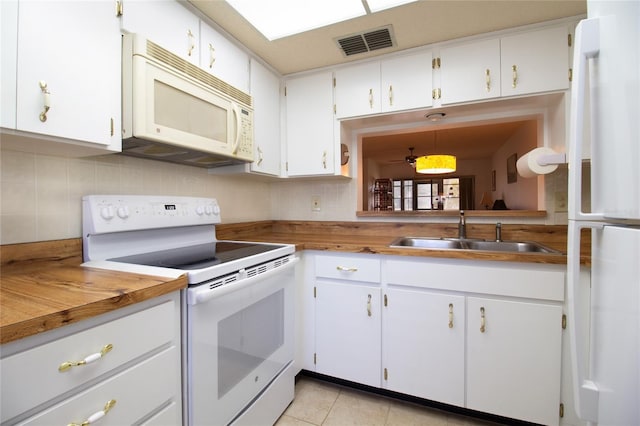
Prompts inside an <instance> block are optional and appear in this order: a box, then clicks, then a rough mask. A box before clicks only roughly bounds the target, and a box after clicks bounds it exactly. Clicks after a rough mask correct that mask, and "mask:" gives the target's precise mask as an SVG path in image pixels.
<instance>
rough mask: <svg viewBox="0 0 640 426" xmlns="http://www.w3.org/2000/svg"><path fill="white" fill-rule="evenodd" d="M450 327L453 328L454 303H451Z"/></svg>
mask: <svg viewBox="0 0 640 426" xmlns="http://www.w3.org/2000/svg"><path fill="white" fill-rule="evenodd" d="M449 328H453V303H449Z"/></svg>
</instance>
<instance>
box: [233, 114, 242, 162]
mask: <svg viewBox="0 0 640 426" xmlns="http://www.w3.org/2000/svg"><path fill="white" fill-rule="evenodd" d="M232 107H233V115H234V116H235V118H236V135H235V138H234V142H233V146H232V147H231V153H232V154H235V153H237V152H238V145H239V144H240V134H241V133H242V131H241V130H242V129H241V128H240V126H241V125H242V123H241V119H240V110H239V108H238V105H237V104H236V103H235V102H234V103H233V104H232Z"/></svg>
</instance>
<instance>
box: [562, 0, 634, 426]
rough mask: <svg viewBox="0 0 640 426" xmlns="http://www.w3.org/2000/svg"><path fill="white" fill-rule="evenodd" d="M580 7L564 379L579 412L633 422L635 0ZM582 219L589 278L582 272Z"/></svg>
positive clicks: (602, 422)
mask: <svg viewBox="0 0 640 426" xmlns="http://www.w3.org/2000/svg"><path fill="white" fill-rule="evenodd" d="M587 14H588V17H587V19H585V20H583V21H581V22H580V24H579V25H578V27H577V29H576V44H575V48H574V64H573V75H574V78H573V83H572V84H573V87H572V93H571V112H570V126H569V136H570V137H569V139H570V141H569V147H568V156H569V231H568V247H567V254H568V261H567V295H568V297H567V301H568V311H569V312H568V314H569V318H568V323H569V327H570V331H571V333H570V340H571V341H570V347H571V364H572V376H573V377H572V380H573V383H572V386H573V393H574V404H575V407H576V412H577V415H578V417H580V418H581V419H582V420H584V421H585V422H588V423H589V424H594V425H595V424H597V425H599V426H609V425H621V426H632V425H640V314H639V309H640V132H639V123H640V107H639V105H640V82H639V81H640V1H639V0H627V1H590V0H588V1H587ZM585 138H586V139H585ZM585 146H586V147H585ZM589 148H590V153H589V154H588V157H589V158H590V167H583V164H584V160H583V153H585V154H586V153H588V152H589ZM583 174H584V176H583ZM586 175H590V179H584V181H585V182H589V181H590V184H583V178H585V177H588V176H586ZM587 204H590V208H587V207H585V206H584V205H587ZM583 229H590V230H591V250H592V252H591V283H588V282H587V283H585V282H584V280H583V281H582V282H581V281H580V242H581V230H583ZM582 238H589V237H588V236H584V235H583V236H582ZM585 301H588V302H585Z"/></svg>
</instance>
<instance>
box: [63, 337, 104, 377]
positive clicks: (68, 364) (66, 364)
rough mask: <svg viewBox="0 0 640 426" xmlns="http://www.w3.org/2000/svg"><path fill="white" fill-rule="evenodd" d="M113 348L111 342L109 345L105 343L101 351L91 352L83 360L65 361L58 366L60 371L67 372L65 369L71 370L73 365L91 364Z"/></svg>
mask: <svg viewBox="0 0 640 426" xmlns="http://www.w3.org/2000/svg"><path fill="white" fill-rule="evenodd" d="M111 349H113V345H112V344H111V343H109V344H108V345H104V347H103V348H102V349H100V352H96V353H94V354H91V355H89V356H87V357H86V358H85V359H83V360H80V361H67V362H63V363H62V364H60V366H59V367H58V371H60V372H61V373H62V372H65V371H69V370H70V369H71V367H79V366H81V365H87V364H91V363H92V362H94V361H97V360H99V359H100V358H102V357H103V356H105V355H106V354H107V353H109V352H110V351H111Z"/></svg>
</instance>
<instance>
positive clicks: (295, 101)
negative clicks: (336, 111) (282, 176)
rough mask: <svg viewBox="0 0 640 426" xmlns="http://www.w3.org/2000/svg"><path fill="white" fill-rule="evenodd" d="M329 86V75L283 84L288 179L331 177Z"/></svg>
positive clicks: (333, 144)
mask: <svg viewBox="0 0 640 426" xmlns="http://www.w3.org/2000/svg"><path fill="white" fill-rule="evenodd" d="M332 84H333V76H332V74H331V72H330V71H327V72H321V73H318V74H311V75H305V76H302V77H297V78H292V79H290V80H287V82H286V108H287V112H286V121H287V124H286V129H287V135H286V136H287V174H288V176H311V175H333V174H334V171H335V164H334V158H335V157H334V156H335V152H336V145H337V143H336V142H335V140H334V125H335V119H334V117H333V93H332V90H331V86H332Z"/></svg>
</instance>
